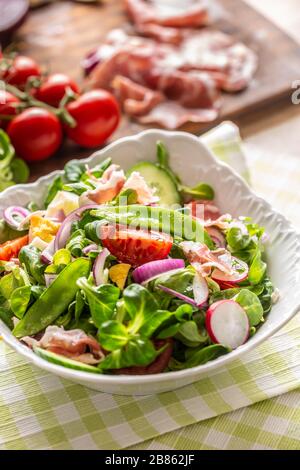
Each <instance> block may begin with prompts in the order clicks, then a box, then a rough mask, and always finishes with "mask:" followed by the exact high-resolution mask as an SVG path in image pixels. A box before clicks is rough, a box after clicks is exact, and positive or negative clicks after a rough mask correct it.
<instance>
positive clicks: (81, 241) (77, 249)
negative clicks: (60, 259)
mask: <svg viewBox="0 0 300 470" xmlns="http://www.w3.org/2000/svg"><path fill="white" fill-rule="evenodd" d="M90 244H91V241H90V240H88V239H87V238H86V235H85V231H84V230H82V229H78V230H76V231H75V232H74V233H73V234H72V236H71V238H70V239H69V241H68V243H67V246H66V248H67V250H69V252H70V253H71V255H72V256H74V257H75V258H79V257H80V256H82V250H83V248H85V247H86V246H88V245H90Z"/></svg>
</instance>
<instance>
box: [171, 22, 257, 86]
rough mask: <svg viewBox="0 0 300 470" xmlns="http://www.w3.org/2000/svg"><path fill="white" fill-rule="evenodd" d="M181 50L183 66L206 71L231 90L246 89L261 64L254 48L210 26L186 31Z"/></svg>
mask: <svg viewBox="0 0 300 470" xmlns="http://www.w3.org/2000/svg"><path fill="white" fill-rule="evenodd" d="M180 51H181V52H180V55H181V58H182V68H183V69H185V70H195V69H196V70H202V71H207V72H208V73H209V74H210V75H211V77H212V78H213V79H214V80H215V81H216V83H217V85H218V86H219V87H220V88H221V89H223V90H225V91H229V92H235V91H239V90H242V89H244V88H246V87H247V86H248V85H249V83H250V81H251V79H252V77H253V75H254V73H255V71H256V69H257V65H258V63H257V56H256V54H255V53H254V52H253V51H252V50H251V49H249V48H248V47H247V46H245V45H244V44H242V43H241V42H237V41H236V40H235V39H234V38H233V37H231V36H229V35H228V34H224V33H222V32H221V31H215V30H211V29H209V30H207V31H200V32H191V33H189V34H187V35H186V37H185V38H184V40H183V42H182V44H181V48H180Z"/></svg>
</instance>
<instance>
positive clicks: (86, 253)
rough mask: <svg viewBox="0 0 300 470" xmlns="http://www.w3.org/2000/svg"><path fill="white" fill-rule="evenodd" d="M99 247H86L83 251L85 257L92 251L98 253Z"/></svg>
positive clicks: (93, 244) (93, 245) (92, 245)
mask: <svg viewBox="0 0 300 470" xmlns="http://www.w3.org/2000/svg"><path fill="white" fill-rule="evenodd" d="M98 250H99V246H98V245H96V243H92V244H91V245H88V246H85V247H84V248H83V250H82V253H83V254H84V255H88V254H89V253H90V252H91V251H98Z"/></svg>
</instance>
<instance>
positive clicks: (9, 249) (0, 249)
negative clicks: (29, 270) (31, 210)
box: [0, 235, 29, 261]
mask: <svg viewBox="0 0 300 470" xmlns="http://www.w3.org/2000/svg"><path fill="white" fill-rule="evenodd" d="M28 242H29V238H28V235H25V236H24V237H21V238H16V239H15V240H9V241H8V242H5V243H3V245H0V260H2V261H9V260H10V259H11V258H16V257H17V256H18V254H19V252H20V250H21V248H23V246H26V245H28Z"/></svg>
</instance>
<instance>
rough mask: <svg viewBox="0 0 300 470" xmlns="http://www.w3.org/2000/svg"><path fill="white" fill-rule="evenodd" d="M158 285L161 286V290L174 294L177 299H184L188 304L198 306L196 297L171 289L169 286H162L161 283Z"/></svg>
mask: <svg viewBox="0 0 300 470" xmlns="http://www.w3.org/2000/svg"><path fill="white" fill-rule="evenodd" d="M157 287H159V288H160V289H161V290H163V291H164V292H166V294H169V295H172V296H173V297H177V299H180V300H183V301H184V302H186V303H187V304H191V305H193V307H198V305H197V304H196V302H195V300H194V299H191V298H190V297H187V296H186V295H184V294H181V293H180V292H177V291H176V290H173V289H170V288H169V287H166V286H162V285H161V284H159V285H158V286H157Z"/></svg>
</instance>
